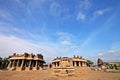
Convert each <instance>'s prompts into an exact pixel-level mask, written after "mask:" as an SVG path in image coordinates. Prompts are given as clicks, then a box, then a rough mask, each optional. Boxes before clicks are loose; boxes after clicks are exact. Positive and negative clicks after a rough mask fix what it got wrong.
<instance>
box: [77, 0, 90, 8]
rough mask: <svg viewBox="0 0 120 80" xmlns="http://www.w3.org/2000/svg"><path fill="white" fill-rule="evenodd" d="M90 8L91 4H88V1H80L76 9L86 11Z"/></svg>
mask: <svg viewBox="0 0 120 80" xmlns="http://www.w3.org/2000/svg"><path fill="white" fill-rule="evenodd" d="M91 6H92V3H91V2H90V0H80V2H79V5H78V9H80V10H87V9H89V8H90V7H91Z"/></svg>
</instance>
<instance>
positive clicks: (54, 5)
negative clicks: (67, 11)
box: [50, 2, 62, 16]
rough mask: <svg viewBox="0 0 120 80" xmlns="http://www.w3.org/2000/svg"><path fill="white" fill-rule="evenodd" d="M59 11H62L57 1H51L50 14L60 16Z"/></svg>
mask: <svg viewBox="0 0 120 80" xmlns="http://www.w3.org/2000/svg"><path fill="white" fill-rule="evenodd" d="M61 12H62V7H61V5H60V4H59V3H57V2H53V3H52V4H51V5H50V13H51V15H53V16H60V15H61Z"/></svg>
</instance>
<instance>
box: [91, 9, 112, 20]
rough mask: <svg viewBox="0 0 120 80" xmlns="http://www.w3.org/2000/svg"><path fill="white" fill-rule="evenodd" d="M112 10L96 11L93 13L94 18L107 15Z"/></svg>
mask: <svg viewBox="0 0 120 80" xmlns="http://www.w3.org/2000/svg"><path fill="white" fill-rule="evenodd" d="M110 10H111V9H110V8H106V9H99V10H96V11H94V12H93V18H97V17H98V16H102V15H103V14H105V13H106V12H109V11H110Z"/></svg>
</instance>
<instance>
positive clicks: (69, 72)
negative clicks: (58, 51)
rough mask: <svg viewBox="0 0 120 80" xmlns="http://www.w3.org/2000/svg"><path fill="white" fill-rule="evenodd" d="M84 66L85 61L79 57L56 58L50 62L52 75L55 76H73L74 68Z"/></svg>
mask: <svg viewBox="0 0 120 80" xmlns="http://www.w3.org/2000/svg"><path fill="white" fill-rule="evenodd" d="M84 66H86V60H85V59H83V58H82V57H79V56H77V57H76V56H74V57H73V58H68V57H62V58H61V57H59V58H58V57H57V58H55V59H54V60H53V61H52V67H53V72H54V73H53V74H55V75H57V76H73V75H74V74H75V73H74V67H84Z"/></svg>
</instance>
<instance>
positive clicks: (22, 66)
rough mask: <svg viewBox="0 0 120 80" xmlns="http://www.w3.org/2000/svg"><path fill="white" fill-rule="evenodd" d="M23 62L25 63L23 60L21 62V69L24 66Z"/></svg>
mask: <svg viewBox="0 0 120 80" xmlns="http://www.w3.org/2000/svg"><path fill="white" fill-rule="evenodd" d="M24 62H25V60H24V59H23V60H22V64H21V67H23V66H24Z"/></svg>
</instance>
